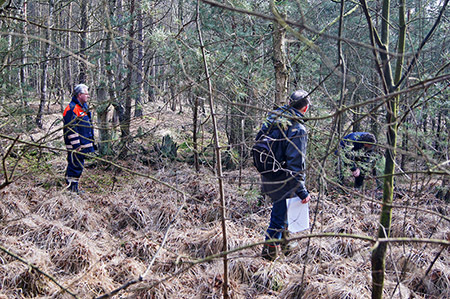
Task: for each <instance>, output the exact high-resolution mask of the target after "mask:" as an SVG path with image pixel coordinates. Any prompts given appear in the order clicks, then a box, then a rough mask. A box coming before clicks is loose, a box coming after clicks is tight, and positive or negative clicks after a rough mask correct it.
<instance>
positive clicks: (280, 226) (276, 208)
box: [266, 199, 287, 240]
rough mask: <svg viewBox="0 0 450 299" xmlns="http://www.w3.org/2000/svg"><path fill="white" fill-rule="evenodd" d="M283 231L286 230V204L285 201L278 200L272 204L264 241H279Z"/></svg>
mask: <svg viewBox="0 0 450 299" xmlns="http://www.w3.org/2000/svg"><path fill="white" fill-rule="evenodd" d="M285 229H287V204H286V199H280V200H276V201H274V202H273V206H272V213H271V214H270V223H269V228H268V229H267V234H266V240H270V239H281V238H282V232H283V231H284V230H285Z"/></svg>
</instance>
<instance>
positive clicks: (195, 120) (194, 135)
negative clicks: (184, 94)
mask: <svg viewBox="0 0 450 299" xmlns="http://www.w3.org/2000/svg"><path fill="white" fill-rule="evenodd" d="M189 93H190V92H189ZM192 122H193V126H192V143H193V147H194V166H195V170H196V171H197V172H198V171H199V170H200V166H199V163H198V144H197V130H198V129H197V126H198V96H196V95H194V107H193V119H192Z"/></svg>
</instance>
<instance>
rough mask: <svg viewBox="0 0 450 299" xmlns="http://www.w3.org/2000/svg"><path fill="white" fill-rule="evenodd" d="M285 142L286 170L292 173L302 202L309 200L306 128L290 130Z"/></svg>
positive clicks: (298, 127)
mask: <svg viewBox="0 0 450 299" xmlns="http://www.w3.org/2000/svg"><path fill="white" fill-rule="evenodd" d="M285 142H286V150H285V153H286V168H287V169H288V170H289V171H291V174H292V177H293V178H294V179H295V180H296V183H297V185H298V188H297V190H296V192H295V193H296V194H297V196H298V197H300V198H301V199H302V200H307V199H308V198H309V192H308V190H307V189H306V187H305V160H306V147H307V143H308V137H307V133H306V130H305V128H304V127H303V126H302V125H299V126H294V127H293V128H290V129H289V130H288V132H287V140H286V141H285ZM308 201H309V199H308Z"/></svg>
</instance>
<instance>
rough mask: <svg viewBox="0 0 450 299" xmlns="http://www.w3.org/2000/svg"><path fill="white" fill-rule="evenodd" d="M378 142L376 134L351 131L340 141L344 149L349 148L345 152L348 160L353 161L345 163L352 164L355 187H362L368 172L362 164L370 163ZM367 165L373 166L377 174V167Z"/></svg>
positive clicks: (373, 170)
mask: <svg viewBox="0 0 450 299" xmlns="http://www.w3.org/2000/svg"><path fill="white" fill-rule="evenodd" d="M376 142H377V140H376V138H375V136H374V135H373V134H371V133H367V132H353V133H350V134H348V135H346V136H344V137H343V138H342V140H341V141H340V142H339V145H340V147H341V148H342V149H344V150H345V149H346V148H347V149H348V150H347V151H346V152H345V157H346V159H347V160H349V161H352V163H345V164H347V165H350V171H351V172H352V175H353V177H354V178H355V188H357V189H359V188H361V187H362V185H363V183H364V178H365V173H366V172H367V169H364V167H361V165H362V164H370V162H371V161H370V160H371V159H370V157H371V155H372V153H373V150H374V148H375V144H376ZM350 147H351V148H350ZM360 164H361V165H360ZM367 167H372V172H373V174H374V175H376V173H375V167H373V165H366V167H365V168H367Z"/></svg>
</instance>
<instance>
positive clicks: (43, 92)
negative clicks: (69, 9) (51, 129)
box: [36, 0, 54, 129]
mask: <svg viewBox="0 0 450 299" xmlns="http://www.w3.org/2000/svg"><path fill="white" fill-rule="evenodd" d="M53 8H54V1H53V0H49V1H48V16H47V28H46V30H45V39H46V42H45V46H44V53H43V57H42V62H41V70H42V74H41V93H40V94H41V98H40V102H39V110H38V113H37V116H36V125H37V126H38V127H39V128H41V129H42V127H43V125H42V115H43V113H44V108H45V104H46V102H47V83H48V64H49V56H50V41H51V38H52V32H51V30H50V28H51V26H52V18H53Z"/></svg>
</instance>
